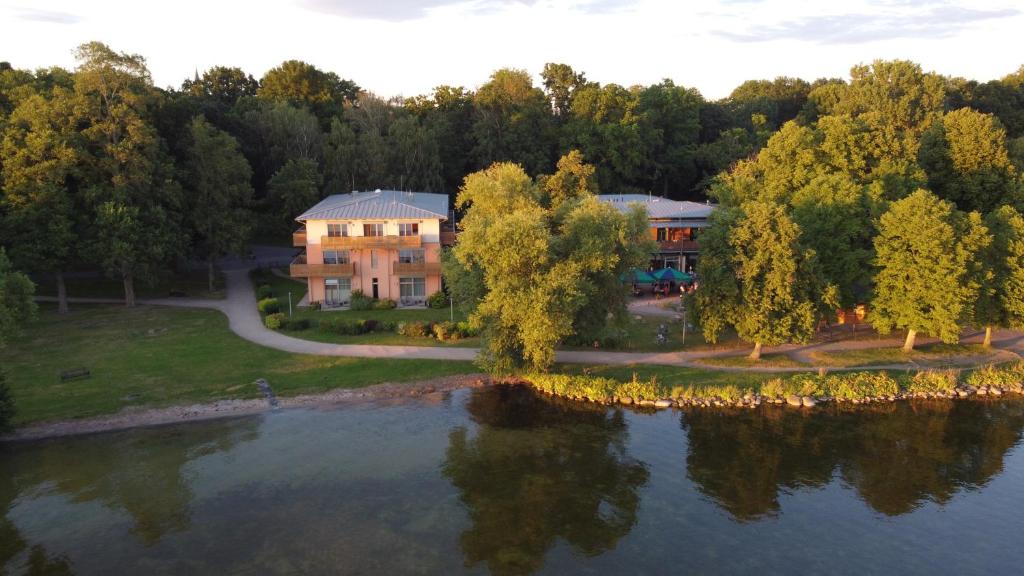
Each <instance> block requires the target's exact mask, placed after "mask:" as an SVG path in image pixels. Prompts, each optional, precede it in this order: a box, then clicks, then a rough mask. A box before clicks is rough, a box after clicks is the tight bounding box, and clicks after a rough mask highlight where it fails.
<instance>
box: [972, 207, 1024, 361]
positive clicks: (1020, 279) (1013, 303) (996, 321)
mask: <svg viewBox="0 0 1024 576" xmlns="http://www.w3.org/2000/svg"><path fill="white" fill-rule="evenodd" d="M985 227H986V228H988V231H989V233H990V234H991V235H992V243H991V244H989V245H988V246H987V247H986V248H985V249H983V250H982V251H981V253H980V254H979V257H978V258H977V259H976V260H975V261H974V262H973V264H972V268H974V269H975V274H976V275H975V277H976V279H977V282H978V286H979V289H978V300H977V302H976V303H975V305H974V321H975V322H976V323H977V324H978V325H979V326H984V327H985V340H984V345H985V346H986V347H987V346H989V345H990V344H991V343H992V328H993V327H994V326H998V327H1003V328H1018V329H1019V328H1022V327H1024V217H1022V216H1021V214H1020V213H1019V212H1017V211H1016V210H1015V209H1013V208H1012V207H1010V206H1003V207H1001V208H999V209H997V210H995V211H994V212H991V213H990V214H988V215H987V216H986V217H985Z"/></svg>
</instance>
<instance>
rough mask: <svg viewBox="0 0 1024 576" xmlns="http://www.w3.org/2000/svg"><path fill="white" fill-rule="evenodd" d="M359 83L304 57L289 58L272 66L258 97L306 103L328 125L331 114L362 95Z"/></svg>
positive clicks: (298, 104)
mask: <svg viewBox="0 0 1024 576" xmlns="http://www.w3.org/2000/svg"><path fill="white" fill-rule="evenodd" d="M359 92H360V89H359V86H357V85H356V83H355V82H353V81H351V80H343V79H341V78H339V77H338V75H337V74H335V73H334V72H324V71H323V70H320V69H319V68H317V67H316V66H313V65H312V64H307V63H306V62H302V61H301V60H287V61H285V62H283V63H281V65H280V66H277V67H276V68H271V69H270V70H268V71H267V73H266V74H264V75H263V79H262V80H260V86H259V90H257V93H256V94H257V96H259V97H260V98H262V99H265V100H272V101H277V102H282V101H283V102H289V103H291V104H294V105H296V106H306V107H308V108H309V109H310V111H312V112H313V113H314V114H316V116H317V117H318V118H319V119H320V121H321V123H322V124H323V125H324V126H325V127H326V126H329V125H330V124H329V122H330V117H331V116H333V115H336V114H338V113H339V112H340V111H341V109H342V107H344V106H345V105H351V104H352V103H354V102H355V101H356V98H357V97H358V96H359Z"/></svg>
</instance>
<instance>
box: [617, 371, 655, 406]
mask: <svg viewBox="0 0 1024 576" xmlns="http://www.w3.org/2000/svg"><path fill="white" fill-rule="evenodd" d="M615 395H616V396H619V397H623V396H628V397H630V398H632V399H633V400H657V399H658V398H660V388H659V387H658V380H657V378H653V377H652V378H651V379H650V380H639V379H638V378H637V377H636V373H635V372H634V373H633V379H632V380H630V381H629V382H623V383H622V384H620V385H619V386H618V387H617V389H616V391H615Z"/></svg>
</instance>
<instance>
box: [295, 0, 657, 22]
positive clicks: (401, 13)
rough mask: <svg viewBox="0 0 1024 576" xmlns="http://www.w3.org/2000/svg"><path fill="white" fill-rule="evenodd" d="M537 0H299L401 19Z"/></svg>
mask: <svg viewBox="0 0 1024 576" xmlns="http://www.w3.org/2000/svg"><path fill="white" fill-rule="evenodd" d="M538 3H539V0H387V1H383V0H299V4H300V5H301V6H303V7H305V8H307V9H310V10H315V11H318V12H325V13H328V14H335V15H338V16H347V17H350V18H361V19H369V20H384V21H387V22H404V21H408V20H417V19H419V18H423V17H425V16H427V14H428V13H429V12H430V11H431V10H433V9H436V8H443V7H455V8H460V9H462V10H463V11H464V12H466V13H467V14H471V15H486V14H495V13H499V12H501V11H502V10H504V9H506V8H510V7H512V6H533V5H535V4H538ZM636 3H637V0H577V1H575V2H571V7H572V9H573V10H574V11H576V12H580V13H583V14H608V13H613V12H618V11H621V10H623V9H625V8H628V7H630V6H633V5H635V4H636Z"/></svg>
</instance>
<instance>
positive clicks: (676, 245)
mask: <svg viewBox="0 0 1024 576" xmlns="http://www.w3.org/2000/svg"><path fill="white" fill-rule="evenodd" d="M658 251H659V252H696V251H697V241H696V240H663V241H661V242H658Z"/></svg>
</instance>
